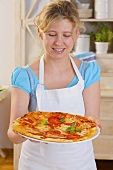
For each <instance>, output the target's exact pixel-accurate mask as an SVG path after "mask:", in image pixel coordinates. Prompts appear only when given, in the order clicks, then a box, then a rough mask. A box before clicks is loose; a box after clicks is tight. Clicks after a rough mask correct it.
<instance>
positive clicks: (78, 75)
mask: <svg viewBox="0 0 113 170" xmlns="http://www.w3.org/2000/svg"><path fill="white" fill-rule="evenodd" d="M70 60H71V63H72V66H73V68H74V71H75V73H76V75H77V77H78V79H79V81H83V78H82V76H81V74H80V72H79V70H78V68H77V66H76V64H75V62H74V60H73V58H72V57H71V56H70Z"/></svg>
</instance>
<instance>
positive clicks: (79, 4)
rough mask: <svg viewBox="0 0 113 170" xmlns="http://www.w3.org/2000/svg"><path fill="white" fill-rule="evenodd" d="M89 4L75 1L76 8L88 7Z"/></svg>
mask: <svg viewBox="0 0 113 170" xmlns="http://www.w3.org/2000/svg"><path fill="white" fill-rule="evenodd" d="M89 6H90V4H89V3H77V8H78V9H88V8H89Z"/></svg>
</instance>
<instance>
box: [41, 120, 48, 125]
mask: <svg viewBox="0 0 113 170" xmlns="http://www.w3.org/2000/svg"><path fill="white" fill-rule="evenodd" d="M41 124H42V125H48V124H49V122H48V121H45V122H41Z"/></svg>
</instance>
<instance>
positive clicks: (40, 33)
mask: <svg viewBox="0 0 113 170" xmlns="http://www.w3.org/2000/svg"><path fill="white" fill-rule="evenodd" d="M38 35H39V37H40V38H41V39H42V40H43V35H42V32H41V31H40V29H39V28H38Z"/></svg>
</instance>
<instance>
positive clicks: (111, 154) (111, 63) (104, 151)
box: [72, 0, 113, 160]
mask: <svg viewBox="0 0 113 170" xmlns="http://www.w3.org/2000/svg"><path fill="white" fill-rule="evenodd" d="M72 2H74V3H75V0H72ZM80 2H82V3H90V8H91V9H92V10H93V13H92V17H91V18H85V17H83V18H81V19H80V20H81V23H82V24H81V25H82V26H83V25H84V26H85V27H86V32H85V33H86V34H89V33H90V32H91V31H92V29H93V28H92V23H93V22H102V23H107V24H108V25H109V26H110V28H111V30H112V31H113V18H105V19H104V18H103V19H96V18H95V13H94V11H95V10H94V7H95V5H94V3H95V0H80ZM106 2H107V1H106ZM108 2H109V3H112V1H111V0H108ZM109 7H110V8H109V10H111V12H112V11H113V6H109ZM90 51H94V52H95V47H94V43H92V42H90ZM96 59H97V63H98V64H99V66H100V68H101V81H100V84H101V106H100V118H101V123H102V131H101V133H100V135H99V137H98V138H96V139H94V140H93V145H94V153H95V158H96V159H106V160H113V41H112V44H111V45H110V46H109V51H108V53H107V54H96Z"/></svg>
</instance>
